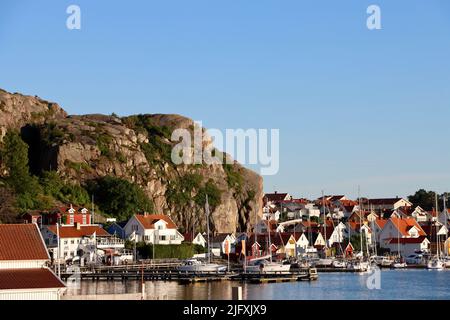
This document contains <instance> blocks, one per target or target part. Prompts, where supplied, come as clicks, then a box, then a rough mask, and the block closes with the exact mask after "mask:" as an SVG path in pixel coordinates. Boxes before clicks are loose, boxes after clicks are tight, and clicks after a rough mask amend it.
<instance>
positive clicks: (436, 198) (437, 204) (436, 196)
mask: <svg viewBox="0 0 450 320" xmlns="http://www.w3.org/2000/svg"><path fill="white" fill-rule="evenodd" d="M434 198H435V201H436V220H437V218H438V217H439V215H438V211H439V209H438V207H439V203H438V195H437V193H435V194H434ZM431 219H433V217H432V218H431ZM436 220H435V221H434V227H435V232H436V246H437V248H436V249H437V250H436V254H437V259H438V260H439V258H440V252H439V251H440V250H439V249H440V248H439V247H440V244H439V236H438V230H437V224H436V222H437V221H436Z"/></svg>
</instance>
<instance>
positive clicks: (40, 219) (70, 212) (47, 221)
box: [23, 204, 92, 227]
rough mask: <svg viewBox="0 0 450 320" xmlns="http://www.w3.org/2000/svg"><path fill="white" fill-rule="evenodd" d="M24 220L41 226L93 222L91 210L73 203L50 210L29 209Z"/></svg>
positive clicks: (87, 223)
mask: <svg viewBox="0 0 450 320" xmlns="http://www.w3.org/2000/svg"><path fill="white" fill-rule="evenodd" d="M23 219H24V222H26V223H37V224H38V225H39V226H40V227H41V226H45V225H56V224H57V223H59V224H64V225H72V226H73V225H75V223H78V224H82V225H89V224H91V223H92V217H91V212H90V211H89V210H88V209H86V208H85V207H77V206H73V205H72V204H70V205H68V206H63V207H58V208H54V209H52V210H49V211H36V210H34V211H29V212H27V213H25V214H24V215H23Z"/></svg>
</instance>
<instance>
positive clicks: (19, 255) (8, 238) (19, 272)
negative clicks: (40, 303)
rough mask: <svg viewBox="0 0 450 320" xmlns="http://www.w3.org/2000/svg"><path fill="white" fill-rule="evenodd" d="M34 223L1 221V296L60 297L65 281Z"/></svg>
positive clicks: (51, 298) (12, 298) (6, 297)
mask: <svg viewBox="0 0 450 320" xmlns="http://www.w3.org/2000/svg"><path fill="white" fill-rule="evenodd" d="M49 263H50V256H49V253H48V251H47V249H46V247H45V244H44V240H43V239H42V235H41V233H40V232H39V228H38V226H37V225H36V224H31V223H30V224H0V300H59V299H60V297H61V295H62V293H63V292H64V290H65V285H64V283H63V282H62V281H61V280H60V279H59V278H58V277H57V276H56V275H55V273H54V272H53V271H52V270H51V269H49V268H48V265H49Z"/></svg>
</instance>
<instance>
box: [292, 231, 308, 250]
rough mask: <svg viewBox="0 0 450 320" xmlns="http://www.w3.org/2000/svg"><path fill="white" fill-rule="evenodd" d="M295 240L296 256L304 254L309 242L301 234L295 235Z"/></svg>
mask: <svg viewBox="0 0 450 320" xmlns="http://www.w3.org/2000/svg"><path fill="white" fill-rule="evenodd" d="M295 240H296V243H297V254H299V253H305V252H306V249H307V248H308V247H309V241H308V238H307V237H306V235H305V234H304V233H303V232H302V233H298V232H297V233H295Z"/></svg>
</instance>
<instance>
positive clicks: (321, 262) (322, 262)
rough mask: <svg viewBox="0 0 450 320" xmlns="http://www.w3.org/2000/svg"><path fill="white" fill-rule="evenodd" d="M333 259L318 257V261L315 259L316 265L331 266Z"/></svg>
mask: <svg viewBox="0 0 450 320" xmlns="http://www.w3.org/2000/svg"><path fill="white" fill-rule="evenodd" d="M333 262H334V260H333V259H329V258H326V259H319V261H317V263H316V265H317V266H323V267H331V266H332V265H333Z"/></svg>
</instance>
